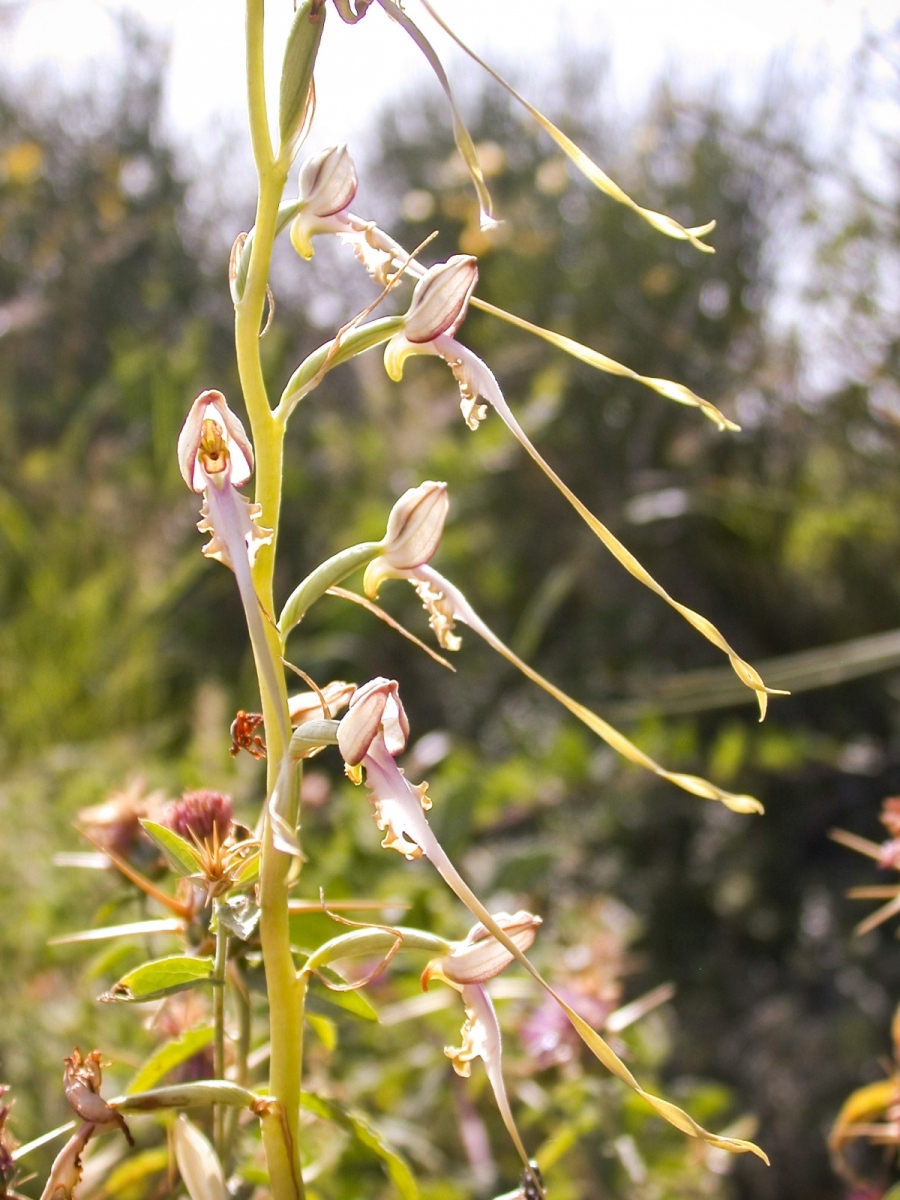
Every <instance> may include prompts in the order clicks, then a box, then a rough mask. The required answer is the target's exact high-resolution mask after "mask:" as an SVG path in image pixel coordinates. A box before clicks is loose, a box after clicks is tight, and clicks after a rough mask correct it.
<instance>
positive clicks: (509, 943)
mask: <svg viewBox="0 0 900 1200" xmlns="http://www.w3.org/2000/svg"><path fill="white" fill-rule="evenodd" d="M426 569H427V568H426ZM408 738H409V722H408V721H407V718H406V713H405V712H404V709H403V705H402V703H401V701H400V696H399V692H398V687H397V684H396V682H395V681H394V680H391V679H382V678H379V679H373V680H371V681H370V682H369V683H367V684H365V686H364V687H361V688H359V689H358V691H357V692H356V693H355V695H354V696H353V698H352V699H351V701H350V707H349V709H348V711H347V714H346V716H345V717H344V718H343V719H342V720H341V722H340V724H339V725H338V731H337V740H338V746H339V748H340V751H341V754H342V755H343V757H344V761H345V763H346V764H347V768H348V771H347V773H348V775H349V776H350V778H351V779H353V781H354V782H357V783H358V782H361V781H362V771H361V770H360V768H364V769H365V782H366V787H367V788H368V789H369V791H370V792H371V793H372V800H373V803H374V807H375V819H376V822H377V824H378V827H379V829H381V830H382V831H384V832H385V838H384V840H383V842H382V843H381V844H382V846H384V847H385V848H387V849H391V850H397V851H398V852H399V853H401V854H403V855H405V856H406V858H409V859H413V858H421V857H423V856H424V857H425V858H427V859H428V861H429V862H430V863H431V865H432V866H433V867H434V868H435V870H436V871H437V872H438V874H439V875H440V876H441V878H442V879H443V880H444V882H445V883H446V884H447V886H448V887H449V888H450V890H451V891H452V892H453V893H454V894H455V895H456V896H457V898H458V899H459V900H461V901H462V903H463V904H464V905H465V906H466V908H468V910H469V912H470V913H471V914H472V916H473V917H475V919H476V920H477V921H479V922H481V924H482V925H483V926H484V929H485V931H486V933H487V934H490V935H491V936H492V937H493V938H494V939H496V941H497V942H498V943H499V946H500V947H502V948H503V949H504V950H505V951H506V952H507V955H508V957H509V958H510V959H513V958H514V959H516V961H517V962H518V963H520V964H521V965H522V966H523V967H524V968H525V970H526V971H527V972H528V974H529V975H530V976H531V977H532V979H534V980H535V982H536V983H537V984H538V985H539V986H540V987H541V988H543V989H544V991H545V992H546V993H547V995H549V996H550V997H552V999H553V1000H555V1001H556V1003H557V1004H558V1005H559V1006H560V1008H561V1009H562V1010H563V1012H564V1013H565V1014H566V1017H567V1018H568V1020H569V1022H570V1023H571V1025H572V1027H573V1028H574V1030H575V1032H576V1033H577V1034H578V1036H579V1037H580V1038H581V1040H582V1041H583V1042H584V1043H585V1045H586V1046H587V1047H588V1049H589V1050H590V1051H591V1052H592V1054H593V1055H594V1056H595V1058H597V1059H598V1060H599V1061H600V1062H601V1063H602V1064H603V1065H604V1066H605V1067H606V1068H607V1070H608V1071H610V1072H611V1073H612V1074H613V1075H615V1076H616V1078H617V1079H619V1080H621V1082H622V1083H624V1084H625V1085H626V1086H627V1087H629V1088H631V1089H632V1090H633V1091H634V1092H636V1093H637V1094H638V1095H639V1096H641V1097H642V1098H643V1099H644V1100H645V1101H646V1102H647V1103H648V1104H649V1105H650V1107H651V1108H652V1109H653V1110H654V1111H655V1112H657V1113H658V1114H659V1115H660V1116H661V1117H663V1118H665V1120H667V1121H668V1122H669V1123H670V1124H672V1125H674V1126H675V1127H676V1129H680V1130H681V1131H682V1133H686V1134H687V1135H688V1136H689V1137H696V1138H700V1139H701V1140H702V1141H704V1142H707V1143H709V1145H711V1146H716V1147H718V1148H719V1149H722V1150H729V1151H731V1152H732V1153H736V1154H745V1153H752V1154H756V1155H758V1156H759V1157H760V1158H763V1159H765V1161H768V1159H766V1156H765V1155H764V1154H763V1152H762V1151H761V1150H760V1149H759V1148H758V1147H757V1146H754V1145H753V1143H752V1142H747V1141H743V1140H741V1139H739V1138H730V1137H720V1136H718V1135H717V1134H714V1133H710V1132H709V1131H708V1130H706V1129H704V1128H703V1127H702V1126H701V1125H698V1124H697V1122H696V1121H695V1120H694V1119H693V1117H690V1116H689V1115H688V1114H687V1113H686V1112H683V1111H682V1110H681V1109H680V1108H678V1107H677V1106H676V1105H674V1104H672V1103H671V1102H670V1101H668V1100H664V1099H662V1098H661V1097H659V1096H655V1095H653V1094H652V1093H650V1092H647V1091H645V1090H644V1088H642V1087H641V1085H640V1084H639V1083H638V1081H637V1080H636V1079H635V1077H634V1075H632V1073H631V1072H630V1071H629V1069H628V1068H627V1067H626V1066H625V1064H624V1063H623V1062H622V1060H621V1059H620V1058H619V1057H618V1055H617V1054H616V1053H615V1052H614V1050H613V1049H612V1047H611V1046H609V1045H608V1043H607V1042H605V1041H604V1040H603V1038H602V1037H601V1036H600V1034H599V1033H597V1031H596V1030H595V1029H593V1028H592V1027H591V1026H590V1025H589V1024H588V1023H587V1021H585V1020H584V1018H583V1017H582V1016H580V1014H579V1013H577V1012H576V1011H575V1009H574V1008H573V1007H572V1006H571V1005H570V1004H568V1003H567V1002H566V1000H565V999H564V998H563V997H562V996H561V995H560V994H559V993H558V992H557V991H556V990H555V989H554V988H552V987H551V986H550V984H549V983H548V982H547V981H546V980H545V979H544V977H543V976H542V975H541V973H540V972H539V971H538V969H537V968H536V967H535V966H534V964H533V963H532V962H531V960H530V959H529V958H528V957H527V956H526V955H525V952H524V950H523V949H522V941H527V940H528V939H529V938H530V937H533V936H534V930H535V929H536V927H537V925H536V921H535V920H534V919H532V920H531V921H528V920H525V919H524V918H523V916H522V914H516V915H515V917H514V918H511V919H510V928H509V929H507V928H505V927H504V925H503V924H502V923H501V922H500V921H499V920H498V919H497V918H495V917H494V916H492V915H491V913H490V912H489V911H488V910H487V909H486V908H485V906H484V905H483V904H482V903H481V901H480V900H479V899H478V897H477V896H476V895H475V893H474V892H473V891H472V889H471V888H470V887H469V885H468V884H467V883H466V881H465V880H464V879H463V877H462V876H461V875H460V873H459V871H457V869H456V867H455V866H454V865H453V863H452V862H451V861H450V858H449V856H448V855H447V852H446V851H445V850H444V848H443V846H441V844H440V842H439V841H438V839H437V838H436V837H435V835H434V832H433V831H432V828H431V826H430V825H429V823H428V820H427V818H426V816H425V813H426V812H427V810H428V809H429V808H430V807H431V801H430V800H429V799H428V798H427V794H426V791H427V784H424V783H423V784H419V785H418V786H416V785H414V784H412V783H410V782H409V780H408V779H407V778H406V776H405V775H404V774H403V772H402V771H401V770H400V768H399V767H398V766H397V764H396V762H395V761H394V759H395V757H396V756H397V755H399V754H401V753H402V752H403V750H404V749H405V747H406V743H407V740H408ZM481 940H483V938H482V935H481V933H480V930H479V929H478V927H477V926H476V928H475V929H474V930H473V931H472V933H470V935H469V938H468V939H467V943H468V944H465V943H464V944H463V945H461V946H460V947H458V951H457V952H456V953H455V957H454V952H451V953H450V954H449V955H445V956H443V957H442V958H440V959H438V960H436V961H435V962H434V963H432V964H430V965H429V968H426V976H427V978H437V977H438V975H439V974H440V977H441V978H444V979H446V981H447V982H450V983H451V985H452V986H459V988H460V989H462V988H472V989H474V990H473V991H471V992H467V993H466V995H465V996H464V999H467V998H468V999H469V1000H471V1001H472V1009H473V1014H474V1015H473V1016H472V1018H471V1023H470V1024H471V1037H470V1039H469V1042H468V1043H467V1045H464V1046H463V1051H462V1052H460V1053H459V1054H456V1055H455V1058H456V1059H457V1060H458V1061H459V1062H460V1063H462V1062H464V1061H465V1056H466V1055H467V1054H468V1057H469V1058H470V1059H471V1058H472V1057H475V1056H481V1057H485V1054H486V1055H487V1057H485V1062H488V1061H490V1062H499V1031H497V1032H496V1037H497V1043H496V1048H495V1047H494V1046H493V1045H492V1044H491V1042H490V1041H489V1038H491V1037H494V1036H495V1034H494V1033H492V1032H490V1031H491V1030H492V1028H493V1026H492V1025H491V1018H490V1013H489V1012H488V1009H487V1008H486V1007H485V1002H484V1000H483V997H482V991H480V990H479V988H480V987H481V985H480V984H479V983H477V982H468V981H469V980H470V979H471V980H473V981H474V980H477V978H478V977H479V975H481V976H485V973H487V976H488V977H489V975H490V971H491V970H492V969H493V968H494V967H497V969H499V970H502V969H503V966H504V965H506V964H505V963H504V961H503V958H502V957H500V956H499V952H498V951H495V950H494V947H492V946H490V945H485V946H484V947H479V946H478V942H479V941H481ZM528 944H529V945H530V942H529V943H528ZM470 951H471V953H470ZM429 971H430V974H429ZM454 976H455V977H456V978H455V979H454ZM427 978H426V982H427ZM486 1031H487V1032H486ZM467 1046H468V1049H467ZM492 1083H493V1079H492ZM520 1153H522V1151H520ZM525 1161H526V1162H527V1159H526V1160H525Z"/></svg>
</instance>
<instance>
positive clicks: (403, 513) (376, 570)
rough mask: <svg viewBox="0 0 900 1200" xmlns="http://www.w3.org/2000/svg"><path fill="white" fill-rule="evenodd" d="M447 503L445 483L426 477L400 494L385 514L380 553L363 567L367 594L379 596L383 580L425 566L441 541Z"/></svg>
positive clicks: (364, 585)
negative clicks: (386, 519)
mask: <svg viewBox="0 0 900 1200" xmlns="http://www.w3.org/2000/svg"><path fill="white" fill-rule="evenodd" d="M449 504H450V501H449V500H448V498H447V485H446V483H435V482H434V481H433V480H427V481H426V482H425V483H420V484H419V486H418V487H417V488H410V489H409V491H406V492H404V493H403V495H402V496H401V497H400V499H399V500H398V501H397V503H396V504H395V505H394V507H393V508H392V509H391V515H390V516H389V517H388V524H387V532H386V534H385V535H384V539H383V541H382V543H381V545H382V552H381V554H379V556H378V557H377V558H375V559H373V560H372V561H371V562H370V563H369V565H368V567H367V568H366V574H365V578H364V581H363V587H364V590H365V593H366V595H367V596H373V597H374V596H377V595H378V588H379V587H380V585H381V582H382V580H383V579H386V578H388V577H390V576H392V575H396V574H397V573H402V572H404V571H414V570H416V568H417V567H423V566H425V564H426V563H427V562H428V561H429V560H430V559H431V556H432V555H433V554H434V552H435V550H437V548H438V545H439V544H440V540H441V534H442V533H443V531H444V522H445V520H446V519H447V509H448V507H449Z"/></svg>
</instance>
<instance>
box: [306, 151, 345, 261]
mask: <svg viewBox="0 0 900 1200" xmlns="http://www.w3.org/2000/svg"><path fill="white" fill-rule="evenodd" d="M358 186H359V179H358V177H357V174H356V167H355V166H354V163H353V159H352V158H351V157H350V152H349V151H348V149H347V147H346V146H328V147H327V148H326V149H325V150H320V151H319V153H318V154H313V155H312V156H311V157H310V158H307V159H306V160H305V161H304V163H303V165H302V166H301V168H300V203H301V205H302V208H301V210H300V213H299V215H298V216H297V217H296V218H295V219H294V221H293V223H292V224H291V242H292V243H293V246H294V249H295V250H296V251H297V253H298V254H299V255H300V257H301V258H312V256H313V248H312V238H313V236H314V235H315V234H317V233H331V232H334V231H335V222H334V221H333V220H329V218H334V217H336V216H337V214H338V213H340V212H342V211H343V210H344V209H345V208H346V207H347V205H348V204H350V202H351V201H352V200H353V197H354V196H355V195H356V189H357V187H358Z"/></svg>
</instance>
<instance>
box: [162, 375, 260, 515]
mask: <svg viewBox="0 0 900 1200" xmlns="http://www.w3.org/2000/svg"><path fill="white" fill-rule="evenodd" d="M178 466H179V468H180V469H181V474H182V477H183V478H184V482H185V483H186V484H187V485H188V487H189V488H190V489H191V490H192V491H194V492H198V493H199V492H204V491H206V489H207V487H208V486H209V483H210V480H211V479H212V480H218V479H220V478H221V479H224V478H225V476H226V475H228V472H229V471H230V475H229V476H228V477H229V480H230V482H231V483H232V484H233V485H234V486H235V487H241V486H242V485H243V484H245V483H246V482H247V480H248V479H249V478H250V475H251V474H252V472H253V447H252V446H251V445H250V439H249V438H248V437H247V434H246V431H245V429H244V426H243V425H242V424H241V421H240V418H239V417H238V416H237V415H236V414H235V413H233V412H232V411H231V409H230V408H229V407H228V402H227V401H226V399H225V397H224V396H223V395H222V393H221V392H216V391H207V392H201V393H200V395H199V396H198V397H197V399H196V400H195V401H194V403H193V404H192V405H191V408H190V411H189V412H188V415H187V418H186V420H185V422H184V425H183V426H182V428H181V433H180V434H179V435H178Z"/></svg>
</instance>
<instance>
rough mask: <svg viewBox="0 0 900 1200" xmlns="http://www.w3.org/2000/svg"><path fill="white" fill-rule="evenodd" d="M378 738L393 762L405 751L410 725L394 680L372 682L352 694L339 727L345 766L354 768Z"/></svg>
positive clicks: (339, 741)
mask: <svg viewBox="0 0 900 1200" xmlns="http://www.w3.org/2000/svg"><path fill="white" fill-rule="evenodd" d="M379 736H380V737H381V738H382V740H383V742H384V744H385V746H386V747H387V751H388V753H389V754H390V755H391V757H393V758H395V757H396V756H397V755H398V754H401V753H402V752H403V750H405V749H406V740H407V738H408V737H409V722H408V721H407V719H406V712H405V711H404V708H403V705H402V703H401V701H400V696H399V694H398V685H397V683H396V681H395V680H393V679H383V678H378V679H372V680H370V681H369V682H368V683H367V684H364V685H363V687H361V688H358V689H357V690H356V692H354V694H353V697H352V699H351V700H350V710H349V712H348V713H347V715H346V716H345V717H344V719H343V720H342V721H341V723H340V725H339V726H338V746H339V747H340V751H341V754H342V755H343V758H344V762H345V763H347V765H348V766H351V767H355V766H357V764H359V763H361V762H362V761H363V759H364V758H365V757H366V755H367V754H368V753H369V751H370V749H371V748H372V744H373V742H375V741H376V739H377V738H378V737H379Z"/></svg>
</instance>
